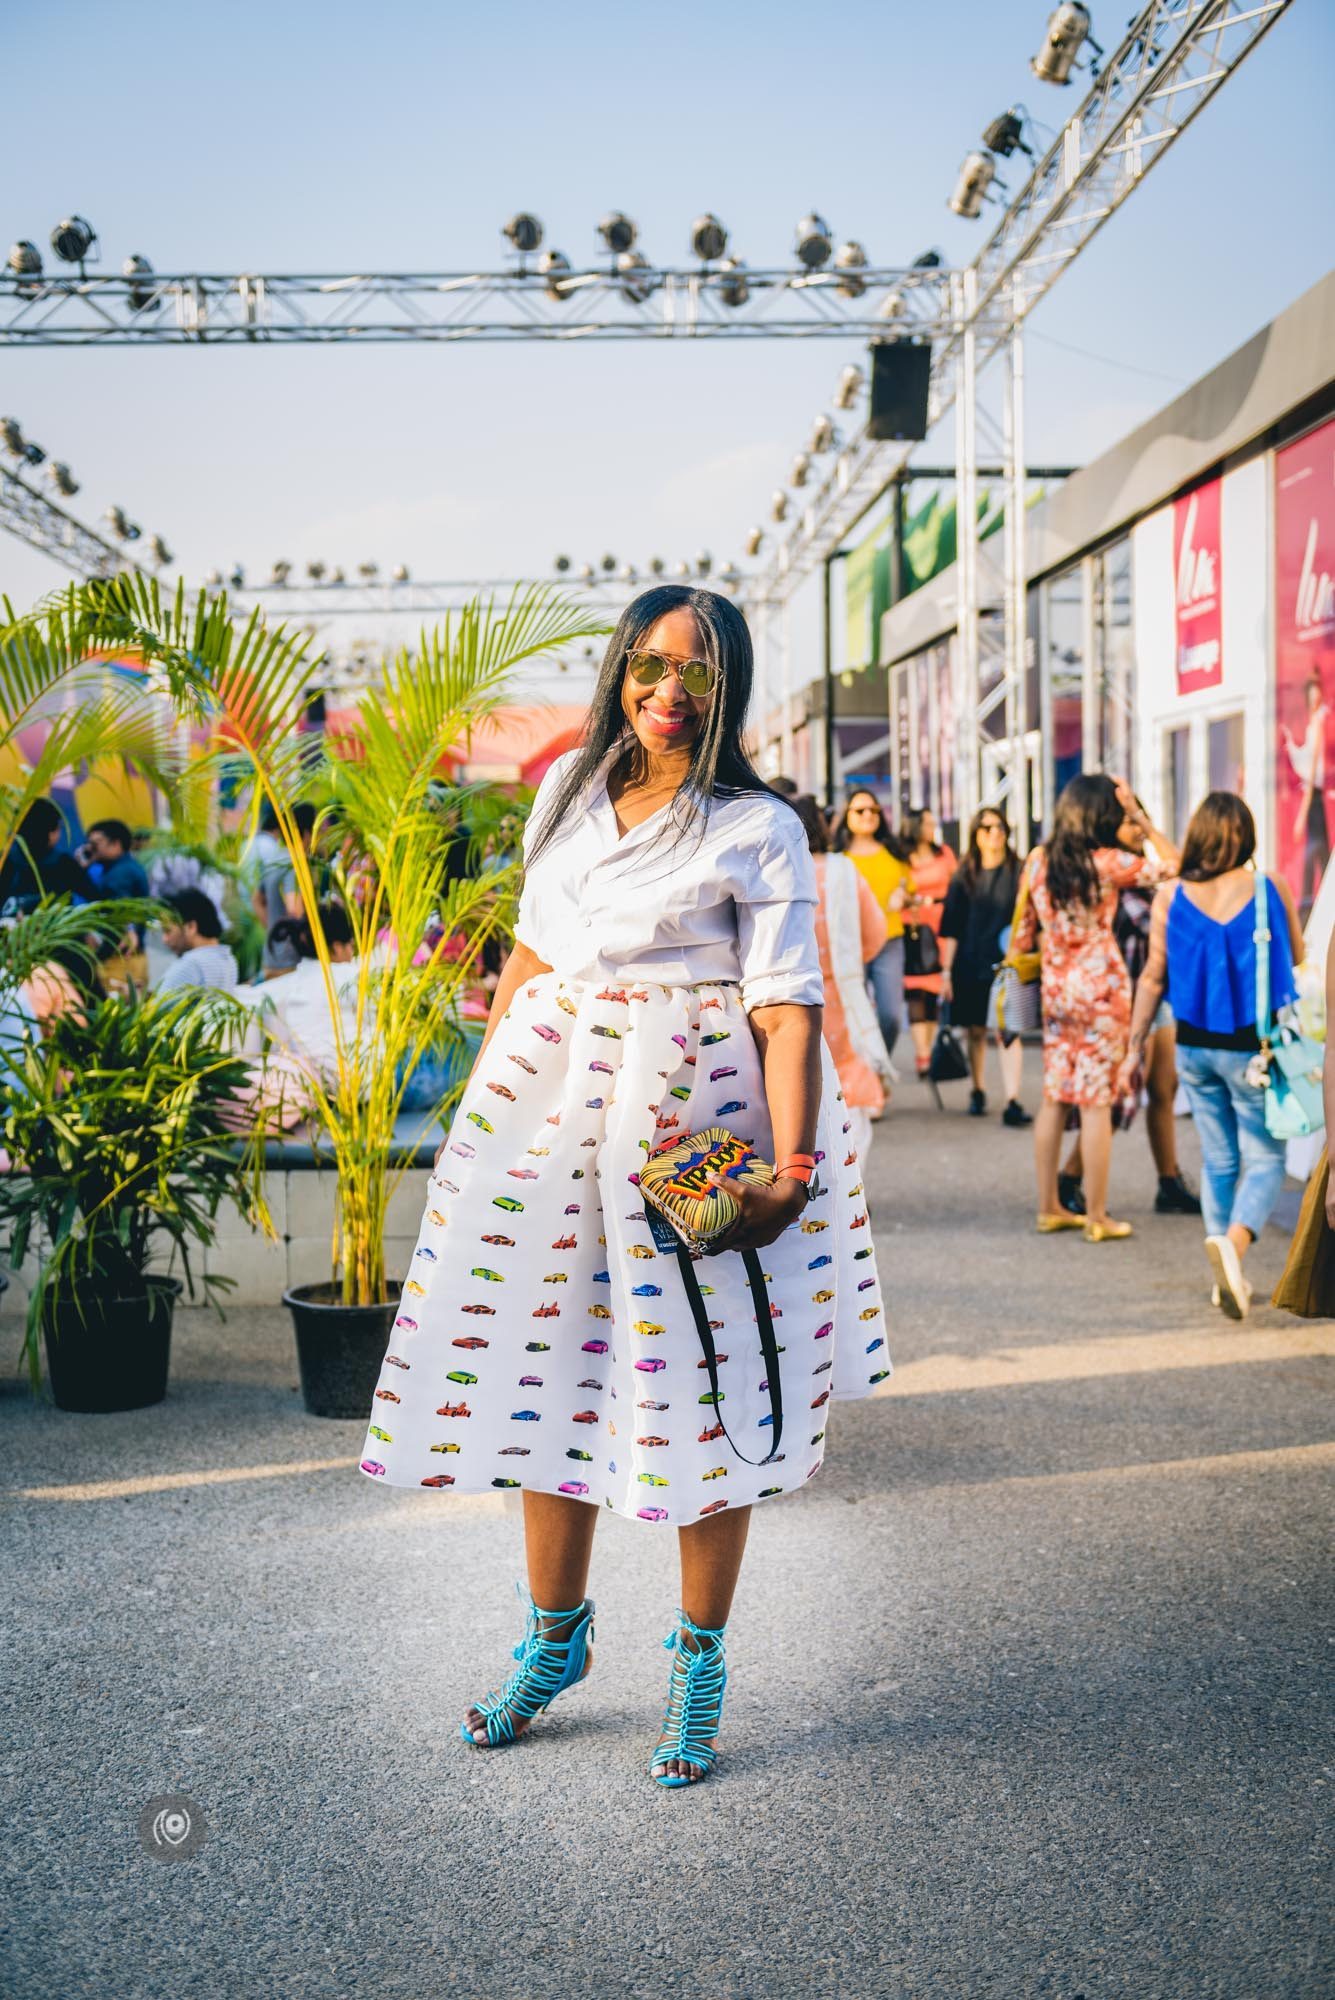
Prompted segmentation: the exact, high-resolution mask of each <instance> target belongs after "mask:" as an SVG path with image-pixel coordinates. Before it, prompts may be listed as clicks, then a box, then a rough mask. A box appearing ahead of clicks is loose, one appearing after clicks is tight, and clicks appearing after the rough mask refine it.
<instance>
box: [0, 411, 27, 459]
mask: <svg viewBox="0 0 1335 2000" xmlns="http://www.w3.org/2000/svg"><path fill="white" fill-rule="evenodd" d="M0 445H3V446H4V449H5V450H6V451H7V452H8V453H9V455H10V457H11V458H22V456H23V432H22V430H21V429H20V428H19V422H18V418H17V417H0Z"/></svg>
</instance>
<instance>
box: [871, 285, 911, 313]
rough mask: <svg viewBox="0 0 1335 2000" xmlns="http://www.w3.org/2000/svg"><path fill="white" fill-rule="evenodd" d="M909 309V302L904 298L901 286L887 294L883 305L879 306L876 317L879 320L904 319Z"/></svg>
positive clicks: (882, 302)
mask: <svg viewBox="0 0 1335 2000" xmlns="http://www.w3.org/2000/svg"><path fill="white" fill-rule="evenodd" d="M908 309H909V308H908V300H907V299H906V298H905V297H904V294H903V292H901V291H900V289H899V286H898V285H896V286H895V287H894V289H893V290H892V291H889V292H887V293H886V295H885V297H884V298H883V299H882V300H881V303H880V304H879V305H878V306H877V308H876V317H877V319H887V320H893V319H903V317H904V315H905V313H906V312H907V311H908Z"/></svg>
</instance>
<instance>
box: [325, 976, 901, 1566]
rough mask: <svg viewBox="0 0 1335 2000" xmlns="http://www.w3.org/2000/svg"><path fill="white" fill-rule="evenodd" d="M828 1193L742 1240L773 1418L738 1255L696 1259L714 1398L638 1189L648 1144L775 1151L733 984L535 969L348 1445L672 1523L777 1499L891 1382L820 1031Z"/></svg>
mask: <svg viewBox="0 0 1335 2000" xmlns="http://www.w3.org/2000/svg"><path fill="white" fill-rule="evenodd" d="M821 1046H822V1056H823V1068H824V1087H823V1093H822V1106H821V1114H820V1121H819V1127H818V1134H817V1141H816V1150H817V1152H818V1153H819V1154H821V1155H822V1156H823V1157H822V1158H821V1159H820V1162H819V1167H818V1172H819V1176H820V1179H821V1181H822V1183H823V1184H824V1190H825V1191H824V1192H823V1193H822V1194H819V1195H818V1196H817V1197H816V1198H815V1199H814V1200H813V1201H812V1202H810V1203H809V1204H808V1206H807V1208H806V1209H805V1211H804V1212H803V1214H802V1215H801V1217H800V1218H799V1219H798V1220H797V1221H796V1222H793V1223H792V1224H790V1225H789V1227H788V1228H787V1229H786V1230H785V1231H784V1233H783V1235H782V1236H781V1237H780V1238H779V1239H778V1241H777V1242H776V1243H773V1244H771V1245H769V1246H768V1247H767V1248H766V1249H764V1250H762V1251H761V1252H759V1257H760V1262H761V1264H762V1266H763V1268H764V1272H765V1276H766V1281H767V1289H768V1292H769V1299H770V1307H771V1312H772V1316H773V1320H774V1333H775V1337H776V1340H777V1343H778V1348H779V1366H780V1370H781V1389H782V1408H783V1431H782V1437H781V1440H780V1450H779V1453H778V1454H777V1456H776V1457H775V1458H773V1459H772V1460H771V1462H770V1463H768V1464H757V1465H749V1464H746V1463H744V1462H743V1460H742V1459H741V1458H739V1457H738V1456H736V1455H735V1454H734V1452H733V1451H732V1450H731V1448H730V1446H729V1443H728V1440H727V1438H726V1437H725V1436H724V1434H723V1428H722V1425H721V1424H720V1422H719V1418H720V1415H722V1417H723V1418H724V1419H725V1420H726V1424H727V1430H728V1433H729V1434H730V1436H731V1437H732V1439H733V1440H735V1442H736V1445H737V1449H738V1451H739V1452H742V1453H745V1454H746V1456H747V1458H754V1459H762V1458H764V1456H765V1454H766V1452H767V1451H768V1450H770V1438H771V1435H772V1432H771V1430H770V1429H768V1428H767V1426H770V1425H772V1422H773V1418H772V1409H771V1394H770V1385H769V1384H768V1382H767V1380H766V1377H765V1369H764V1364H763V1360H762V1355H761V1345H760V1335H759V1329H758V1326H757V1322H756V1307H755V1302H754V1300H753V1298H752V1296H751V1292H750V1289H749V1287H748V1285H747V1282H746V1272H745V1268H744V1265H743V1262H742V1259H741V1257H740V1256H739V1255H737V1254H736V1253H735V1252H730V1251H723V1252H720V1253H719V1254H717V1255H716V1256H712V1257H703V1258H701V1259H699V1260H698V1261H697V1263H696V1267H695V1268H696V1272H697V1275H698V1277H699V1279H700V1286H701V1290H702V1292H703V1294H704V1298H705V1305H706V1308H707V1311H708V1315H709V1318H710V1322H711V1325H712V1328H713V1331H714V1342H715V1346H716V1348H717V1351H718V1381H719V1392H720V1398H721V1402H722V1405H723V1407H722V1409H721V1411H720V1409H719V1408H718V1407H717V1406H716V1405H715V1404H714V1402H713V1395H712V1391H711V1389H710V1383H709V1377H708V1374H707V1373H706V1370H705V1365H704V1357H703V1354H702V1352H701V1346H700V1339H699V1335H698V1333H697V1331H696V1326H695V1321H694V1319H693V1317H692V1313H691V1308H690V1305H689V1302H688V1300H687V1297H686V1292H685V1288H684V1286H683V1283H682V1277H681V1272H680V1269H679V1267H678V1264H677V1259H676V1257H675V1256H674V1255H672V1254H671V1253H670V1252H663V1251H659V1250H656V1249H655V1247H654V1240H653V1236H652V1234H651V1232H650V1229H649V1226H648V1223H647V1221H646V1219H645V1214H644V1206H643V1202H642V1200H641V1198H640V1195H639V1189H638V1186H637V1182H636V1176H637V1175H638V1172H639V1169H640V1167H641V1166H642V1165H643V1163H644V1160H645V1158H646V1156H647V1154H648V1153H649V1151H650V1150H651V1149H652V1148H654V1147H656V1146H659V1145H661V1144H662V1143H663V1142H664V1141H665V1140H666V1139H669V1138H671V1137H673V1136H675V1135H684V1134H686V1133H688V1132H693V1131H699V1130H700V1129H702V1128H703V1127H705V1126H708V1125H723V1126H726V1127H728V1128H729V1129H730V1130H731V1131H733V1132H735V1133H737V1134H738V1136H739V1137H741V1138H744V1139H745V1140H746V1141H747V1143H748V1144H750V1145H752V1146H754V1147H755V1149H756V1150H757V1151H758V1152H759V1153H761V1154H762V1155H763V1156H764V1157H766V1158H770V1159H772V1158H773V1151H772V1140H771V1133H770V1123H769V1115H768V1110H767V1107H766V1102H765V1092H764V1084H763V1079H762V1073H761V1067H760V1057H759V1053H758V1050H757V1048H756V1043H755V1040H754V1037H753V1035H752V1033H751V1029H750V1025H749V1023H748V1020H747V1016H746V1012H745V1010H744V1009H743V1006H742V1003H741V999H740V996H739V993H738V989H737V987H736V986H733V985H703V986H695V987H687V986H676V987H673V986H650V985H645V984H643V983H637V984H634V985H627V986H618V985H615V984H598V985H595V984H592V983H582V982H578V981H571V980H568V979H563V978H562V977H561V976H560V975H559V974H557V973H555V972H548V973H544V974H542V975H540V976H539V977H538V978H536V979H534V980H532V981H530V982H528V983H527V984H526V985H524V986H523V987H521V988H520V990H519V992H518V993H517V994H516V996H515V998H514V1000H513V1002H512V1004H511V1006H510V1007H509V1009H508V1010H507V1012H506V1014H505V1015H504V1017H503V1018H502V1020H501V1021H500V1023H499V1024H498V1026H497V1028H496V1031H495V1033H494V1035H493V1036H492V1039H491V1041H490V1043H489V1044H488V1047H487V1049H486V1052H485V1054H484V1055H483V1056H482V1057H481V1058H480V1059H479V1061H478V1062H477V1064H476V1066H475V1068H474V1070H473V1073H472V1075H471V1076H470V1078H469V1081H468V1085H467V1088H466V1090H465V1092H464V1095H463V1098H462V1100H461V1102H460V1105H459V1109H458V1112H457V1114H456V1116H455V1118H454V1121H453V1124H452V1127H451V1130H450V1135H449V1139H448V1142H447V1145H446V1148H445V1151H444V1152H443V1153H442V1155H441V1158H440V1162H439V1164H438V1165H437V1167H436V1168H435V1170H434V1171H433V1173H432V1174H431V1176H430V1179H429V1181H428V1187H427V1198H426V1209H425V1213H424V1215H423V1217H422V1228H421V1234H420V1236H419V1238H418V1241H417V1247H416V1250H415V1252H414V1255H413V1257H412V1260H411V1266H410V1269H409V1272H408V1275H407V1278H406V1280H405V1283H404V1288H403V1294H402V1301H401V1307H400V1311H399V1315H398V1317H397V1319H396V1321H395V1323H394V1327H393V1331H392V1333H391V1336H390V1344H389V1351H388V1353H387V1354H386V1356H385V1361H384V1365H383V1368H382V1370H381V1376H380V1382H379V1385H378V1387H377V1389H376V1392H375V1400H374V1404H373V1408H372V1413H371V1418H370V1425H369V1429H368V1431H367V1436H366V1443H365V1447H364V1451H363V1456H362V1460H361V1469H362V1471H363V1472H364V1473H365V1474H366V1475H367V1476H368V1477H369V1478H371V1479H373V1480H378V1481H380V1482H382V1483H383V1484H385V1485H387V1486H415V1487H420V1488H423V1489H425V1490H426V1491H428V1492H430V1493H433V1494H440V1495H445V1496H448V1495H449V1494H451V1493H481V1492H489V1491H491V1490H492V1489H494V1488H501V1489H508V1488H529V1489H531V1490H534V1491H537V1492H541V1493H554V1494H563V1495H567V1496H569V1497H571V1498H575V1499H579V1500H584V1501H587V1502H589V1503H591V1504H596V1505H599V1506H606V1507H611V1508H614V1509H615V1510H616V1511H617V1512H618V1513H621V1514H625V1515H628V1516H629V1517H630V1518H631V1519H635V1520H641V1521H649V1522H656V1523H661V1524H668V1525H676V1526H684V1525H685V1524H687V1523H689V1522H691V1521H695V1520H698V1519H700V1518H701V1517H702V1516H703V1515H706V1514H710V1513H717V1512H719V1511H720V1510H721V1509H722V1508H724V1507H727V1506H734V1507H736V1506H747V1505H750V1504H751V1503H752V1502H754V1501H756V1500H762V1499H766V1498H768V1497H770V1496H772V1495H777V1494H780V1493H788V1492H792V1491H793V1490H794V1489H796V1488H797V1487H800V1486H802V1485H803V1484H805V1482H806V1481H807V1480H808V1479H809V1478H810V1477H811V1475H812V1474H813V1473H814V1472H815V1471H816V1470H817V1468H818V1467H819V1465H820V1463H821V1460H822V1457H823V1456H824V1451H825V1428H826V1417H827V1413H828V1410H829V1406H830V1403H831V1401H832V1400H833V1399H841V1398H853V1397H860V1396H866V1395H868V1394H869V1393H870V1392H871V1390H872V1389H874V1388H875V1387H876V1385H877V1384H878V1383H879V1382H882V1381H884V1379H885V1378H886V1376H887V1374H888V1373H889V1371H890V1359H889V1354H888V1350H887V1346H886V1324H885V1313H884V1307H883V1303H882V1299H881V1290H880V1284H879V1281H878V1278H877V1272H876V1257H875V1252H874V1251H873V1248H872V1242H871V1229H870V1227H869V1223H868V1217H867V1202H866V1197H865V1194H864V1192H863V1188H862V1183H861V1173H860V1170H859V1165H858V1160H857V1156H856V1152H855V1150H854V1148H853V1147H852V1145H851V1144H850V1143H849V1121H848V1114H847V1111H846V1110H845V1107H844V1102H843V1098H842V1096H841V1094H840V1091H839V1083H838V1078H837V1076H836V1075H835V1071H834V1066H833V1064H832V1062H831V1061H830V1058H829V1054H828V1051H826V1050H825V1048H824V1044H823V1043H822V1045H821Z"/></svg>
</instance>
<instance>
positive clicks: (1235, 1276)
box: [1205, 1236, 1252, 1319]
mask: <svg viewBox="0 0 1335 2000" xmlns="http://www.w3.org/2000/svg"><path fill="white" fill-rule="evenodd" d="M1205 1254H1206V1256H1207V1257H1208V1258H1209V1259H1210V1265H1211V1268H1212V1269H1213V1271H1214V1274H1215V1290H1214V1292H1213V1293H1212V1294H1211V1302H1212V1303H1217V1304H1218V1306H1219V1309H1220V1311H1221V1312H1224V1313H1226V1314H1227V1315H1228V1317H1229V1318H1230V1319H1246V1317H1247V1309H1248V1307H1249V1306H1250V1305H1251V1302H1252V1288H1251V1285H1250V1284H1249V1283H1248V1281H1247V1279H1246V1278H1244V1277H1243V1275H1242V1260H1241V1258H1240V1257H1239V1256H1238V1253H1237V1250H1236V1249H1235V1247H1234V1245H1233V1244H1232V1242H1231V1241H1230V1240H1229V1238H1228V1237H1227V1236H1207V1237H1206V1239H1205Z"/></svg>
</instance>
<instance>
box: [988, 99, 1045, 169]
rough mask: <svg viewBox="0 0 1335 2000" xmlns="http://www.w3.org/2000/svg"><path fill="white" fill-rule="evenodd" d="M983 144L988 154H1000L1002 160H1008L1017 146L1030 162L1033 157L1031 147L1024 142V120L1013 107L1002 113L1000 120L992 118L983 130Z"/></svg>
mask: <svg viewBox="0 0 1335 2000" xmlns="http://www.w3.org/2000/svg"><path fill="white" fill-rule="evenodd" d="M983 144H984V145H985V146H986V147H987V150H988V152H989V153H1000V154H1001V157H1002V159H1003V160H1008V159H1009V158H1010V156H1011V154H1012V153H1013V152H1014V151H1015V149H1016V147H1017V146H1018V147H1019V149H1020V151H1021V152H1022V153H1028V155H1029V157H1030V159H1031V160H1032V159H1033V157H1034V152H1033V148H1032V146H1026V145H1025V142H1024V118H1023V116H1022V115H1021V113H1020V112H1019V111H1017V110H1016V109H1015V108H1014V107H1012V109H1011V110H1009V111H1003V112H1002V114H1001V116H1000V118H994V119H993V120H992V123H991V124H990V125H988V126H986V127H985V128H984V131H983Z"/></svg>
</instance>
